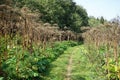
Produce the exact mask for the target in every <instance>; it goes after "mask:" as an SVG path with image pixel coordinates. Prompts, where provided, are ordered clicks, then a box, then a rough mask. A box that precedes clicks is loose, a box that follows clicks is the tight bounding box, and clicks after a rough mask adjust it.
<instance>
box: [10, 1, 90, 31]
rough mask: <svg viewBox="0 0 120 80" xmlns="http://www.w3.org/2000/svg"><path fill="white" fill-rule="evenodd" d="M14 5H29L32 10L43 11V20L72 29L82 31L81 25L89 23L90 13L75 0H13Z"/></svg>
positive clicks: (62, 27)
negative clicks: (74, 0)
mask: <svg viewBox="0 0 120 80" xmlns="http://www.w3.org/2000/svg"><path fill="white" fill-rule="evenodd" d="M12 4H14V5H13V7H19V8H22V7H23V6H27V7H29V8H30V9H31V10H32V11H38V12H39V13H41V17H40V19H41V20H42V21H43V22H45V23H46V22H48V23H51V24H54V23H56V24H58V26H59V27H60V28H61V29H64V27H67V28H69V29H70V30H72V31H75V32H80V27H81V26H87V25H88V15H87V12H86V10H85V9H84V8H83V7H82V6H78V5H76V3H75V2H73V0H13V3H12Z"/></svg>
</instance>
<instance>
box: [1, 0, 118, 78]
mask: <svg viewBox="0 0 120 80" xmlns="http://www.w3.org/2000/svg"><path fill="white" fill-rule="evenodd" d="M83 26H84V27H83ZM119 36H120V18H119V17H117V19H113V20H112V21H111V22H108V21H107V20H105V19H104V18H103V17H101V18H94V17H88V15H87V12H86V10H85V9H84V8H83V7H82V6H78V5H76V3H75V2H73V0H1V1H0V80H39V79H40V80H47V79H48V80H49V79H53V78H54V79H55V80H56V79H57V80H58V79H61V80H63V79H65V78H66V73H65V71H66V69H64V68H65V66H66V64H67V61H68V56H69V55H71V54H72V53H74V54H75V55H73V58H74V60H73V62H74V63H73V67H72V71H71V72H72V73H71V75H70V79H72V80H79V79H81V80H119V79H120V62H119V60H120V56H119V53H120V50H119V49H120V47H119V43H120V37H119ZM82 42H84V47H83V46H81V47H79V48H77V47H78V46H77V47H73V46H76V45H80V44H81V43H82ZM69 47H73V48H69ZM68 48H69V49H68ZM67 49H68V50H67ZM76 49H78V50H76ZM66 50H67V53H64V51H66ZM71 50H72V51H71ZM74 50H76V51H75V52H73V51H74ZM77 51H78V52H77ZM71 52H72V53H71ZM63 53H64V55H65V56H66V55H67V56H66V57H67V58H66V57H65V56H64V55H63ZM61 56H63V57H62V58H61ZM58 58H60V59H64V60H63V61H62V62H63V63H62V62H61V61H59V59H58ZM57 60H58V62H57ZM77 61H78V62H77ZM56 62H57V63H56ZM54 64H57V66H58V67H59V66H61V65H62V67H61V69H60V73H59V72H58V73H55V74H54V73H53V72H52V70H53V71H54V69H55V67H54V66H53V65H54ZM85 65H86V66H85ZM62 69H63V70H62ZM82 70H83V71H85V72H86V73H83V72H82ZM78 71H79V72H78ZM62 73H64V74H62ZM57 74H58V76H56V75H57ZM61 74H62V75H61ZM51 77H52V78H51Z"/></svg>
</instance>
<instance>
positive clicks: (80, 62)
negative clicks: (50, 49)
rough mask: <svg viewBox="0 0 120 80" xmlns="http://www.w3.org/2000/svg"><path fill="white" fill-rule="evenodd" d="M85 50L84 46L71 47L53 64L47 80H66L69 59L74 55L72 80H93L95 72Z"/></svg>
mask: <svg viewBox="0 0 120 80" xmlns="http://www.w3.org/2000/svg"><path fill="white" fill-rule="evenodd" d="M86 52H87V51H86V50H85V48H84V46H83V45H80V46H76V47H70V48H68V49H67V50H66V51H65V52H64V54H62V55H61V56H60V57H59V58H57V59H56V61H54V62H52V64H51V65H52V66H51V70H50V73H49V75H48V76H47V78H46V80H64V79H65V77H66V74H67V66H68V63H69V57H70V55H71V54H72V59H73V60H72V65H71V68H72V71H71V76H70V78H71V80H93V77H92V76H93V75H94V74H93V72H91V70H90V69H91V68H90V67H91V66H92V65H91V64H90V63H88V62H89V61H88V59H87V57H86V56H85V53H86Z"/></svg>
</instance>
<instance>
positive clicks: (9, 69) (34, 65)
mask: <svg viewBox="0 0 120 80" xmlns="http://www.w3.org/2000/svg"><path fill="white" fill-rule="evenodd" d="M0 41H1V42H0V62H1V63H0V71H1V73H0V75H1V76H0V77H2V78H3V80H11V79H12V80H36V79H43V78H44V76H46V73H48V72H49V71H48V70H49V67H50V63H51V62H52V61H54V60H55V59H57V58H58V57H59V55H61V54H62V53H63V52H64V51H65V50H66V49H67V48H68V47H72V46H75V45H77V43H76V42H73V41H62V42H55V43H53V44H52V46H51V47H50V45H48V46H49V47H46V48H45V49H42V48H41V47H38V46H36V45H33V46H32V48H33V50H32V52H31V51H29V50H28V49H24V48H23V47H22V45H18V44H16V45H14V46H12V47H11V46H10V45H8V44H7V43H6V42H5V41H6V40H5V39H4V38H0ZM13 42H14V41H13Z"/></svg>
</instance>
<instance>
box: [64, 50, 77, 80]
mask: <svg viewBox="0 0 120 80" xmlns="http://www.w3.org/2000/svg"><path fill="white" fill-rule="evenodd" d="M77 49H79V48H76V49H75V50H74V51H73V52H72V53H71V55H70V57H69V62H68V66H67V73H66V78H65V80H71V73H72V63H73V57H72V56H73V54H75V52H76V51H77Z"/></svg>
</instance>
